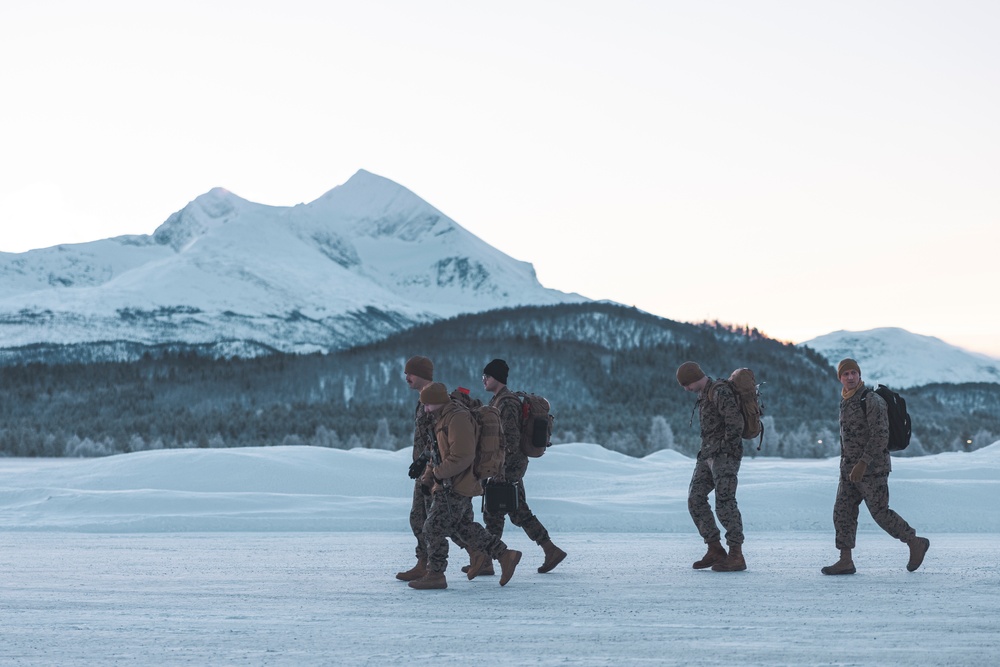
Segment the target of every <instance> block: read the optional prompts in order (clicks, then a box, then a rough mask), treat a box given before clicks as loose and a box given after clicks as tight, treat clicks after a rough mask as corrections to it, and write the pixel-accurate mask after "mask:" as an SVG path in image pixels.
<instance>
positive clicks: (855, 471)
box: [849, 461, 868, 484]
mask: <svg viewBox="0 0 1000 667" xmlns="http://www.w3.org/2000/svg"><path fill="white" fill-rule="evenodd" d="M866 470H868V464H867V463H865V462H864V461H858V462H857V463H855V464H854V467H853V468H851V474H850V477H849V479H850V480H851V481H852V482H854V483H855V484H856V483H858V482H860V481H861V478H862V477H864V476H865V471H866Z"/></svg>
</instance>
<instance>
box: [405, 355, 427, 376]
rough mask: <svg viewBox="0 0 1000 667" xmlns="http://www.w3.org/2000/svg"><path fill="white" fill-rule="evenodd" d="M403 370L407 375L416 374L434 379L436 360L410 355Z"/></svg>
mask: <svg viewBox="0 0 1000 667" xmlns="http://www.w3.org/2000/svg"><path fill="white" fill-rule="evenodd" d="M403 372H404V373H406V374H407V375H416V376H417V377H418V378H423V379H425V380H433V379H434V362H432V361H431V360H430V359H428V358H427V357H410V358H409V359H407V360H406V366H405V367H404V368H403Z"/></svg>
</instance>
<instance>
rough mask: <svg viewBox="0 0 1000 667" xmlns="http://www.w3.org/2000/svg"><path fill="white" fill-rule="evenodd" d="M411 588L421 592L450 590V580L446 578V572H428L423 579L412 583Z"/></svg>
mask: <svg viewBox="0 0 1000 667" xmlns="http://www.w3.org/2000/svg"><path fill="white" fill-rule="evenodd" d="M409 586H410V588H416V589H417V590H421V591H427V590H433V589H438V588H448V580H447V579H445V578H444V572H430V571H428V572H427V574H425V575H424V576H422V577H421V578H419V579H415V580H414V581H411V582H410V584H409Z"/></svg>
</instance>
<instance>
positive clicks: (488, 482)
mask: <svg viewBox="0 0 1000 667" xmlns="http://www.w3.org/2000/svg"><path fill="white" fill-rule="evenodd" d="M509 372H510V368H509V366H508V365H507V362H505V361H504V360H503V359H494V360H492V361H491V362H490V363H489V364H487V365H486V367H485V368H484V369H483V373H482V381H483V387H484V389H486V391H488V392H489V393H491V394H493V397H492V398H491V399H490V402H489V403H488V404H486V405H483V404H482V403H481V402H480V401H478V400H476V399H472V398H471V397H470V396H469V392H468V390H467V389H463V388H461V387H460V388H458V389H456V390H455V391H453V392H451V393H449V392H448V389H447V388H446V387H445V385H444V384H442V383H440V382H434V364H433V362H432V361H431V360H430V359H429V358H427V357H424V356H414V357H411V358H410V359H409V360H407V362H406V365H405V367H404V377H405V379H406V383H407V385H408V386H409V387H410V388H411V389H413V390H415V391H418V392H419V394H420V400H419V402H418V403H417V406H416V410H415V413H414V431H413V464H412V465H411V466H410V471H409V472H410V477H411V478H413V479H415V480H416V481H415V484H414V488H413V501H412V504H411V507H410V528H411V529H412V531H413V535H414V537H415V538H416V540H417V546H416V558H417V562H416V564H415V565H414V566H413V567H412V568H410V569H409V570H405V571H402V572H399V573H397V574H396V578H397V579H400V580H402V581H406V582H409V586H410V587H412V588H415V589H421V590H425V589H443V588H447V587H448V582H447V579H446V577H445V570H446V569H447V567H448V539H449V538H450V539H451V541H452V542H454V543H455V545H456V546H458V547H459V548H461V549H465V550H466V551H468V553H469V564H468V565H465V566H463V567H462V571H463V572H464V573H465V574H466V575H467V577H468V578H469V579H474V578H476V577H477V576H483V575H493V574H495V569H494V565H493V562H494V561H497V562H499V563H500V585H501V586H504V585H506V584H507V583H508V582H509V581H510V579H511V577H513V575H514V571H515V569H516V568H517V566H518V564H519V563H520V561H521V558H522V553H521V552H520V551H516V550H514V549H510V548H508V547H507V545H506V544H505V543H504V542H503V540H502V539H501V537H502V535H503V530H504V524H505V520H506V517H508V516H509V517H510V520H511V523H513V524H514V525H515V526H518V527H520V528H522V529H523V530H524V531H525V533H526V534H527V535H528V537H529V538H531V539H532V540H533V541H534V542H535V543H536V544H538V545H539V546H540V547H541V548H542V551H543V556H544V560H543V562H542V565H541V566H539V567H538V572H539V573H545V572H550V571H551V570H552V569H554V568H555V567H556V566H557V565H559V564H560V563H561V562H562V561H563V559H565V558H566V552H565V551H563V550H562V549H560V548H559V547H557V546H556V545H555V544H553V543H552V539H551V537H550V536H549V533H548V531H547V530H546V529H545V526H543V525H542V523H541V522H540V521H539V520H538V518H537V517H536V516H535V515H534V514H533V513H532V512H531V510H530V509H529V507H528V503H527V498H526V495H525V488H524V475H525V472H526V471H527V468H528V460H529V458H533V457H538V456H541V455H542V454H543V453H544V452H545V448H546V447H547V446H548V445H549V438H550V436H551V429H552V416H551V415H550V414H549V404H548V402H547V401H546V400H545V399H544V398H542V397H540V396H537V395H535V394H530V393H526V392H513V391H511V390H510V389H509V388H508V387H507V380H508V375H509ZM837 376H838V379H839V380H840V383H841V385H842V387H843V390H842V393H841V401H840V440H841V454H840V481H839V485H838V488H837V496H836V500H835V502H834V509H833V524H834V529H835V534H836V548H837V549H839V550H840V558H839V560H837V562H836V563H834V564H833V565H829V566H827V567H823V568H822V569H821V572H822V573H823V574H827V575H846V574H854V573H855V572H856V568H855V566H854V561H853V559H852V556H851V552H852V550H853V549H854V547H855V537H856V534H857V528H858V514H859V509H860V506H861V503H862V501H863V502H864V503H865V505H866V506H867V507H868V511H869V512H870V513H871V515H872V518H873V519H874V520H875V522H876V523H877V524H878V525H879V526H880V527H881V528H882V529H883V530H885V531H886V532H887V533H888V534H889V535H891V536H892V537H894V538H896V539H898V540H900V541H901V542H903V543H905V544H906V545H907V546H908V547H909V559H908V562H907V564H906V569H907V570H909V571H910V572H913V571H915V570H916V569H917V568H919V567H920V565H921V564H922V563H923V560H924V556H925V555H926V553H927V550H928V548H929V547H930V541H929V540H928V539H927V538H925V537H920V536H918V535H917V534H916V531H915V530H914V529H913V528H912V527H910V525H909V524H908V523H907V522H906V521H905V520H903V518H902V517H901V516H899V515H898V514H897V513H896V512H894V511H893V510H891V509H890V508H889V484H888V482H889V473H890V471H891V470H892V463H891V459H890V456H889V452H890V451H896V450H898V449H901V448H903V447H905V446H906V444H907V443H908V442H909V436H910V430H909V429H910V422H909V417H908V415H907V414H906V404H905V401H903V400H902V399H901V398H900V397H899V396H898V394H895V393H894V392H892V391H891V390H889V389H888V388H886V387H884V386H882V385H879V386H878V388H877V389H871V388H869V387H867V386H866V385H865V384H864V382H863V381H862V380H861V368H860V366H859V365H858V363H857V362H856V361H855V360H854V359H844V360H843V361H841V362H840V364H838V366H837ZM677 382H678V383H679V384H680V385H681V387H683V388H684V389H685V390H686V391H689V392H691V393H694V394H696V395H697V397H698V398H697V402H696V404H695V410H696V411H697V412H698V417H699V422H700V429H701V449H700V451H699V452H698V456H697V459H696V462H695V469H694V473H693V474H692V476H691V483H690V486H689V487H688V510H689V512H690V513H691V518H692V520H693V521H694V524H695V526H696V527H697V529H698V533H699V534H700V535H701V538H702V539H703V540H704V542H705V544H706V545H707V547H708V548H707V551H706V552H705V555H704V556H702V557H701V558H700V559H699V560H697V561H695V562H694V564H693V567H694V568H695V569H707V568H711V570H712V571H714V572H740V571H743V570H746V569H747V563H746V559H745V557H744V555H743V541H744V535H743V518H742V515H741V514H740V510H739V505H738V503H737V501H736V488H737V485H738V482H739V471H740V464H741V462H742V459H743V440H744V439H752V438H756V437H760V438H761V439H763V430H762V428H763V427H762V426H761V420H760V418H761V413H762V410H761V405H760V401H759V395H758V392H757V384H756V380H755V379H754V376H753V373H752V371H750V369H747V368H741V369H737V370H736V371H735V372H733V374H732V375H731V376H730V377H729V379H726V380H714V379H712V378H711V377H709V376H708V375H706V374H705V372H704V371H702V369H701V367H700V366H699V365H698V364H697V363H695V362H693V361H687V362H685V363H683V364H681V365H680V367H679V368H678V369H677ZM758 449H759V446H758ZM713 491H714V493H715V512H714V514H713V512H712V508H711V506H710V504H709V499H708V496H709V494H710V493H712V492H713ZM478 496H484V500H483V510H482V511H483V522H484V523H485V524H486V525H485V526H483V525H482V524H480V523H478V522H477V521H476V520H475V516H474V512H473V509H472V499H473V498H474V497H478ZM716 517H717V518H718V522H719V523H721V524H722V526H723V528H724V529H725V531H726V532H725V535H724V537H725V540H726V546H727V547H728V551H727V549H726V547H723V545H722V538H723V535H722V534H721V533H720V530H719V526H718V524H717V523H716Z"/></svg>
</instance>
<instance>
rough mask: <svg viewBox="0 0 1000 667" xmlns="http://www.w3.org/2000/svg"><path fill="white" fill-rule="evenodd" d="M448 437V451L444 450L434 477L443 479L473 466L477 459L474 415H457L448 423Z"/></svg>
mask: <svg viewBox="0 0 1000 667" xmlns="http://www.w3.org/2000/svg"><path fill="white" fill-rule="evenodd" d="M446 437H447V439H448V451H447V452H442V454H444V458H443V459H442V460H441V464H440V465H439V466H437V467H436V468H435V469H434V477H436V478H437V479H441V480H443V479H448V478H449V477H454V476H455V475H458V474H460V473H462V472H464V471H465V470H467V469H468V468H471V467H472V463H473V462H474V461H475V459H476V431H475V428H474V427H473V426H472V415H470V414H468V413H466V414H458V415H455V416H454V417H453V418H452V420H451V421H450V422H449V423H448V428H447V436H446ZM439 442H440V441H439Z"/></svg>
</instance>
